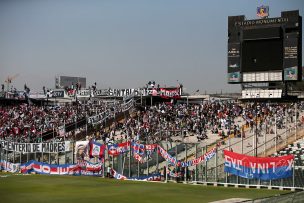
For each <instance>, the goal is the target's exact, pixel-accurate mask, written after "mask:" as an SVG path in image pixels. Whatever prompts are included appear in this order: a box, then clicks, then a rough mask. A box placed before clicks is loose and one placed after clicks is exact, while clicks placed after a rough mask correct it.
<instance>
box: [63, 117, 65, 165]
mask: <svg viewBox="0 0 304 203" xmlns="http://www.w3.org/2000/svg"><path fill="white" fill-rule="evenodd" d="M63 130H64V131H63V141H64V146H65V119H64V120H63ZM64 164H66V150H64Z"/></svg>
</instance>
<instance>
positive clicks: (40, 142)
mask: <svg viewBox="0 0 304 203" xmlns="http://www.w3.org/2000/svg"><path fill="white" fill-rule="evenodd" d="M42 131H43V126H42V127H41V134H40V136H41V137H40V143H41V158H42V160H41V162H43V142H42Z"/></svg>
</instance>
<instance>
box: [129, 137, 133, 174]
mask: <svg viewBox="0 0 304 203" xmlns="http://www.w3.org/2000/svg"><path fill="white" fill-rule="evenodd" d="M131 145H132V142H131V138H130V146H129V149H130V151H129V177H131V156H132V150H131Z"/></svg>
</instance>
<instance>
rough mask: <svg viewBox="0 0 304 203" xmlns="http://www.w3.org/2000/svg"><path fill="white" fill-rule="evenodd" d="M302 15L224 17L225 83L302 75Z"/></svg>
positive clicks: (280, 78)
mask: <svg viewBox="0 0 304 203" xmlns="http://www.w3.org/2000/svg"><path fill="white" fill-rule="evenodd" d="M301 60H302V17H301V16H299V11H298V10H295V11H283V12H281V17H277V18H263V19H254V20H246V18H245V16H244V15H240V16H229V17H228V83H253V82H275V81H277V82H285V81H300V80H304V77H303V76H302V68H301V67H302V61H301Z"/></svg>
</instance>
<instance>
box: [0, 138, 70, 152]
mask: <svg viewBox="0 0 304 203" xmlns="http://www.w3.org/2000/svg"><path fill="white" fill-rule="evenodd" d="M0 148H1V149H4V150H7V151H14V152H18V153H35V152H43V153H57V152H66V151H70V141H65V142H46V143H18V142H9V141H5V140H0Z"/></svg>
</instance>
